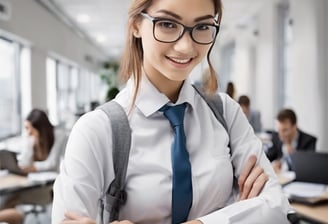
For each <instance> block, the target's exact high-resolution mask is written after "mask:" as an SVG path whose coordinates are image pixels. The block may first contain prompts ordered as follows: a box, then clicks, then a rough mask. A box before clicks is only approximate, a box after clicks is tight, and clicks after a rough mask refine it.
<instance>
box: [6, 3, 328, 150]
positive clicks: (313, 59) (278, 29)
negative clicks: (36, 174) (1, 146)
mask: <svg viewBox="0 0 328 224" xmlns="http://www.w3.org/2000/svg"><path fill="white" fill-rule="evenodd" d="M223 3H224V12H223V20H222V23H221V29H220V33H219V35H218V38H217V42H216V44H215V47H214V51H213V54H212V61H213V63H214V66H215V69H216V70H217V71H218V74H219V83H220V91H225V86H226V84H227V83H228V82H229V81H232V82H233V83H234V84H235V88H236V98H237V97H238V96H239V95H242V94H247V95H248V96H249V97H250V99H251V101H252V106H253V107H255V108H257V109H258V110H259V111H260V112H261V115H262V123H263V128H264V130H267V129H268V130H270V129H275V116H276V114H277V112H278V111H279V110H280V109H281V108H283V107H290V108H292V109H294V110H295V111H296V113H297V115H298V125H299V127H300V128H302V129H305V130H307V131H308V132H309V133H311V134H313V135H315V136H317V137H318V144H317V148H318V150H319V151H328V136H327V127H328V119H327V116H326V114H327V112H328V102H327V100H326V99H327V97H328V92H327V85H328V66H327V64H328V63H327V62H328V44H327V43H328V23H327V22H328V15H327V11H328V2H327V1H326V0H224V1H223ZM128 5H129V0H121V1H114V0H93V1H87V0H24V1H22V0H0V107H1V110H2V112H1V114H0V139H4V138H6V137H8V136H13V135H17V134H19V133H20V132H21V130H22V120H23V119H24V117H25V116H26V114H27V112H28V111H30V110H31V108H35V107H38V108H42V109H45V110H46V111H47V112H48V114H49V116H50V119H51V121H52V123H53V124H55V125H58V126H62V127H65V128H68V129H70V128H71V126H72V125H73V123H74V121H75V120H76V117H78V116H79V115H81V114H83V113H85V112H87V111H89V110H91V109H92V108H93V107H94V106H96V105H98V104H100V103H103V102H104V101H105V100H106V98H107V95H108V94H110V93H109V90H112V89H113V88H116V87H117V88H121V87H122V86H120V84H118V83H117V79H116V72H117V68H118V66H119V61H120V56H121V52H122V48H123V46H124V34H125V24H126V12H127V8H128ZM206 66H207V65H206V63H203V64H202V65H200V66H199V67H197V68H196V69H195V70H194V71H193V74H192V78H193V80H194V81H195V82H197V80H200V77H201V74H202V71H203V70H204V69H206ZM114 92H115V91H114Z"/></svg>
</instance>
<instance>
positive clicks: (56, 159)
mask: <svg viewBox="0 0 328 224" xmlns="http://www.w3.org/2000/svg"><path fill="white" fill-rule="evenodd" d="M24 125H25V129H26V132H27V136H26V138H25V141H24V144H23V149H22V153H21V154H20V155H19V158H18V164H19V166H20V167H21V169H22V170H23V172H24V173H26V174H28V173H32V172H41V171H58V170H59V163H60V158H61V155H62V151H63V149H64V148H65V144H66V139H67V137H66V134H65V133H63V132H61V131H55V129H54V127H53V125H52V124H51V123H50V121H49V119H48V116H47V114H46V113H45V112H44V111H43V110H40V109H33V110H32V111H31V112H30V113H29V114H28V115H27V117H26V119H25V122H24ZM51 200H52V187H44V188H42V189H28V190H25V191H22V192H20V193H17V194H14V195H13V196H11V197H9V198H7V199H5V200H4V201H5V202H4V205H2V207H9V208H12V207H14V206H16V205H18V204H30V203H36V204H44V203H49V202H50V201H51Z"/></svg>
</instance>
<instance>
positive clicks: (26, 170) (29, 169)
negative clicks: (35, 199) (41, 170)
mask: <svg viewBox="0 0 328 224" xmlns="http://www.w3.org/2000/svg"><path fill="white" fill-rule="evenodd" d="M21 170H22V171H23V173H25V174H29V173H33V172H36V171H37V170H36V167H35V166H33V165H32V166H26V167H21Z"/></svg>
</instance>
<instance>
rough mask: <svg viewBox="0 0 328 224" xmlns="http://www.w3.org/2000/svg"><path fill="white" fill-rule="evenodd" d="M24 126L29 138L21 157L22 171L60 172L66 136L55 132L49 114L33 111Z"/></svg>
mask: <svg viewBox="0 0 328 224" xmlns="http://www.w3.org/2000/svg"><path fill="white" fill-rule="evenodd" d="M24 126H25V129H26V132H27V135H28V137H27V139H26V142H25V144H24V148H23V150H22V153H21V155H20V157H19V165H20V167H21V168H22V170H23V171H24V172H25V173H30V172H37V171H58V169H59V162H60V155H61V154H62V150H63V148H64V147H65V145H64V143H65V141H64V140H65V135H64V134H63V133H62V132H59V131H55V129H54V126H53V125H52V124H51V123H50V121H49V119H48V116H47V114H46V113H45V112H44V111H43V110H40V109H33V110H32V111H31V112H30V113H29V114H28V115H27V117H26V120H25V122H24Z"/></svg>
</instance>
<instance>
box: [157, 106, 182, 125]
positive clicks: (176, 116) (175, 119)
mask: <svg viewBox="0 0 328 224" xmlns="http://www.w3.org/2000/svg"><path fill="white" fill-rule="evenodd" d="M185 109H186V104H185V103H183V104H179V105H176V106H168V105H164V106H163V107H162V108H161V109H160V111H162V112H163V113H164V116H165V117H166V118H167V119H168V120H169V121H170V124H171V126H172V127H176V126H180V125H183V119H184V113H185Z"/></svg>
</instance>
